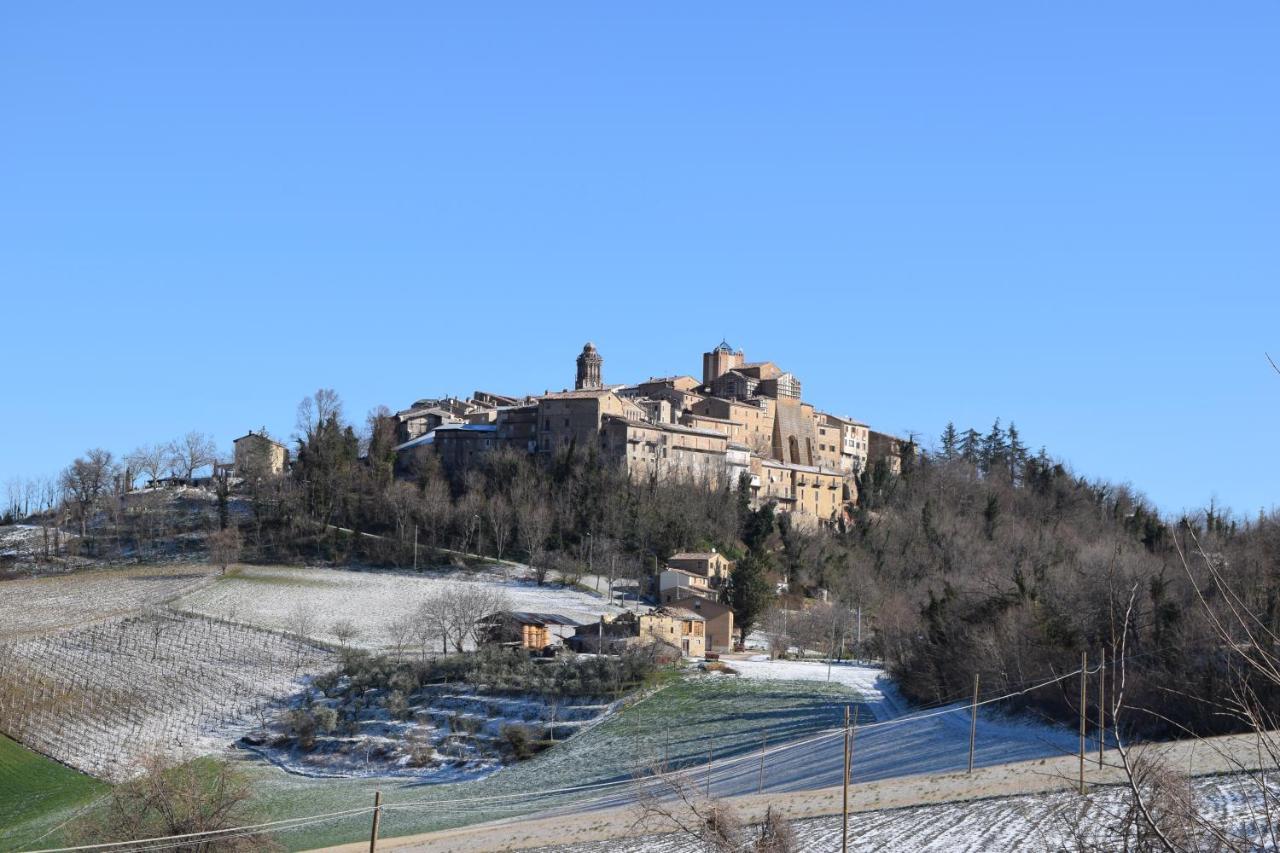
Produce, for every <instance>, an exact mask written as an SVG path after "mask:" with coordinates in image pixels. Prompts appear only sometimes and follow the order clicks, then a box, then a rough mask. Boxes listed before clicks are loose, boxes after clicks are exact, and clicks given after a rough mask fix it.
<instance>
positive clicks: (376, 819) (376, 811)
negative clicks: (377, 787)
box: [369, 791, 382, 853]
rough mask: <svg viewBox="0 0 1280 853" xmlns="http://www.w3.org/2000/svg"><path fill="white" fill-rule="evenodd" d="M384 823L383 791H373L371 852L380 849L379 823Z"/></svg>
mask: <svg viewBox="0 0 1280 853" xmlns="http://www.w3.org/2000/svg"><path fill="white" fill-rule="evenodd" d="M381 823H382V792H381V791H374V792H373V831H371V832H370V833H369V853H377V851H378V825H379V824H381Z"/></svg>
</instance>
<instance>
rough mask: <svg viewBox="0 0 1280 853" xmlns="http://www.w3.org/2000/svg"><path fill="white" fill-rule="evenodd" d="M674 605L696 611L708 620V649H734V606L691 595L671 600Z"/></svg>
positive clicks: (724, 650)
mask: <svg viewBox="0 0 1280 853" xmlns="http://www.w3.org/2000/svg"><path fill="white" fill-rule="evenodd" d="M671 604H672V606H673V607H677V608H679V609H681V610H688V611H690V612H693V613H696V614H698V615H699V616H701V617H702V618H703V619H704V620H706V647H707V651H712V652H729V651H733V608H732V607H730V606H729V605H727V604H721V603H720V602H718V601H714V600H711V599H707V598H699V597H697V596H691V597H689V598H680V599H676V600H675V601H673V602H671Z"/></svg>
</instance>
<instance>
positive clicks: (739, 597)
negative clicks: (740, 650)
mask: <svg viewBox="0 0 1280 853" xmlns="http://www.w3.org/2000/svg"><path fill="white" fill-rule="evenodd" d="M771 568H772V559H771V557H770V555H769V552H768V551H764V550H758V551H757V550H752V551H748V552H747V555H746V556H745V557H743V558H742V559H741V560H739V561H738V564H737V565H736V566H734V568H733V572H732V573H730V575H729V582H728V585H727V587H726V589H725V599H726V601H725V603H726V604H728V605H729V606H730V607H732V608H733V623H734V625H736V626H737V628H738V631H739V634H740V636H741V637H742V642H743V643H744V644H745V643H746V641H747V635H748V634H750V633H751V629H752V628H754V627H755V625H756V622H758V621H759V619H760V614H761V613H763V612H764V611H765V609H766V608H767V607H768V606H769V604H770V602H771V601H772V600H773V588H772V587H771V586H770V584H769V578H768V573H769V570H770V569H771Z"/></svg>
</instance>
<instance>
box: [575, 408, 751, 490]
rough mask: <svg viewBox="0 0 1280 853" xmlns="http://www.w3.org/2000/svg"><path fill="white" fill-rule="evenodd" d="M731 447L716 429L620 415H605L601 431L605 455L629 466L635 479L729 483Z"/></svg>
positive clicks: (602, 449) (722, 434)
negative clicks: (726, 454)
mask: <svg viewBox="0 0 1280 853" xmlns="http://www.w3.org/2000/svg"><path fill="white" fill-rule="evenodd" d="M728 446H729V439H728V437H727V436H725V435H724V433H720V432H716V431H714V430H705V429H694V428H692V427H684V426H680V425H678V424H662V423H656V424H655V423H649V422H647V421H643V420H638V419H634V418H626V417H621V416H618V415H606V416H604V418H603V421H602V424H601V429H600V450H601V452H602V453H603V454H604V456H605V457H606V458H608V459H612V460H615V461H616V462H619V463H621V464H623V465H625V466H626V469H627V473H628V474H629V475H630V476H631V477H632V478H633V479H659V480H661V479H665V478H668V477H681V478H685V479H692V480H698V481H703V482H708V483H710V484H712V485H719V484H721V483H725V482H727V469H726V467H725V452H726V451H727V450H728Z"/></svg>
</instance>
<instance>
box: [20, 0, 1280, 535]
mask: <svg viewBox="0 0 1280 853" xmlns="http://www.w3.org/2000/svg"><path fill="white" fill-rule="evenodd" d="M1278 43H1280V6H1277V5H1276V4H1275V3H1267V2H1253V3H1250V2H1242V3H1234V4H1225V5H1224V4H1205V3H1178V2H1174V3H1169V2H1164V3H1141V2H1134V3H1123V4H1117V3H1090V2H1086V3H1073V4H1030V3H1012V2H1010V3H977V4H960V3H942V2H938V3H874V4H873V3H804V4H775V3H767V4H766V3H744V2H734V3H715V2H711V3H698V4H689V3H645V4H603V3H527V2H520V3H485V4H452V5H451V6H450V5H445V4H425V3H403V4H396V3H384V4H337V3H314V2H308V3H297V4H286V3H280V4H261V3H219V4H215V5H213V6H206V7H205V8H203V9H200V8H195V7H194V6H193V5H192V4H173V3H155V4H133V3H127V2H121V3H113V4H108V5H104V4H89V3H81V4H75V3H68V4H52V3H35V2H31V3H19V2H13V3H6V4H4V6H3V8H2V9H0V115H2V116H3V117H4V119H3V121H4V130H3V133H0V290H2V291H3V298H2V300H0V316H2V317H3V321H2V322H0V357H3V359H4V364H5V367H6V370H5V381H4V384H3V392H2V396H0V481H3V480H4V479H6V478H8V477H10V476H15V475H17V476H27V475H39V474H45V473H52V472H54V471H56V470H57V469H58V468H60V467H61V466H63V465H65V464H66V463H67V462H68V461H70V459H71V458H73V457H74V456H75V455H76V454H78V453H80V452H82V451H83V450H84V449H86V448H88V447H91V446H95V445H101V446H105V447H108V448H110V449H112V450H115V451H117V452H123V451H126V450H128V449H129V448H130V447H132V446H135V445H137V444H139V443H142V442H149V441H158V440H164V439H167V438H170V437H173V436H176V435H178V434H181V433H183V432H185V431H187V430H189V429H193V428H196V429H202V430H206V431H208V432H211V433H213V434H214V435H216V436H217V438H218V439H219V441H220V443H221V444H222V445H224V446H226V447H229V444H230V440H231V439H232V438H233V437H235V436H236V435H240V434H242V433H243V432H244V431H245V430H246V429H248V428H250V427H254V428H256V427H259V426H266V427H268V428H269V429H271V430H272V431H274V432H277V433H279V434H288V433H289V432H290V431H291V429H292V425H293V421H294V407H295V405H296V403H297V401H298V400H299V399H300V398H301V397H302V396H304V395H305V394H307V393H309V392H311V391H313V390H315V389H316V388H318V387H321V386H326V387H333V388H335V389H337V390H338V391H339V393H340V394H341V395H342V397H343V399H344V400H345V402H346V404H347V408H348V411H349V413H351V414H352V415H354V416H356V417H358V418H360V419H363V416H364V414H365V412H366V411H367V410H368V409H369V408H371V407H372V406H374V405H377V404H380V403H381V404H386V405H389V406H391V407H392V408H400V407H403V406H404V405H407V404H408V403H409V402H411V401H412V400H414V399H416V398H418V397H423V396H428V395H437V394H445V393H452V394H458V395H464V394H468V393H470V392H471V391H472V390H473V389H475V388H484V389H493V390H499V391H506V392H512V393H522V392H541V391H543V390H544V389H548V388H551V389H556V388H562V387H564V386H565V385H567V384H570V383H572V380H573V358H574V356H575V354H576V352H577V351H578V350H579V349H580V348H581V346H582V343H583V342H584V341H586V340H588V339H590V340H594V341H595V342H596V344H597V345H598V346H599V347H600V349H601V352H602V353H603V355H604V357H605V365H604V369H605V377H606V379H607V380H610V381H624V380H633V379H638V378H644V377H647V376H650V375H661V374H667V373H675V372H693V373H696V372H697V371H698V369H699V364H700V353H701V352H702V351H704V350H705V349H708V348H710V347H711V346H713V345H714V344H716V343H717V342H719V340H720V339H721V338H722V337H725V338H728V339H729V341H730V342H731V343H732V344H734V345H735V346H740V347H743V348H744V349H745V350H746V351H747V354H748V356H749V357H751V358H760V359H764V358H767V359H772V360H774V361H777V362H778V363H780V364H781V365H783V366H784V367H785V368H787V369H789V370H792V371H793V372H795V373H796V374H797V375H798V376H800V378H801V379H802V380H803V381H804V383H805V389H806V397H807V398H808V399H810V400H812V401H813V402H814V403H816V404H818V405H819V406H821V407H825V408H829V409H831V410H834V411H837V412H842V413H847V414H851V415H854V416H856V417H859V418H861V419H863V420H865V421H868V422H869V423H871V424H872V425H873V426H875V427H878V428H882V429H885V430H889V431H898V432H906V431H912V430H914V431H919V432H922V433H925V434H927V435H929V436H936V434H937V433H938V432H939V431H940V430H941V428H942V427H943V425H944V424H945V423H946V422H947V421H948V420H954V421H955V422H956V423H957V424H958V425H961V426H967V425H969V424H973V425H975V426H977V427H979V428H986V427H987V426H988V425H989V424H990V423H991V421H992V420H993V419H994V418H995V417H997V416H1000V417H1003V418H1004V419H1005V420H1006V421H1007V420H1008V419H1010V418H1012V419H1014V420H1016V421H1017V423H1018V426H1019V428H1020V429H1021V431H1022V433H1023V435H1024V436H1025V437H1026V439H1027V440H1028V441H1029V442H1031V443H1032V444H1033V445H1035V446H1039V445H1041V444H1044V445H1047V446H1048V448H1049V449H1050V451H1051V452H1053V453H1055V454H1057V455H1060V456H1062V457H1064V458H1066V459H1068V460H1070V461H1071V462H1072V464H1073V465H1074V466H1075V467H1076V468H1077V470H1079V471H1080V472H1082V473H1085V474H1087V475H1090V476H1102V477H1107V478H1110V479H1114V480H1117V481H1127V482H1131V483H1133V484H1134V485H1135V486H1137V487H1138V488H1139V489H1141V490H1142V491H1144V492H1145V493H1147V494H1148V495H1149V496H1150V497H1151V498H1152V499H1153V500H1155V501H1156V502H1157V503H1158V505H1160V506H1161V507H1162V508H1164V509H1166V510H1168V511H1171V512H1172V511H1177V510H1179V509H1182V508H1184V507H1196V506H1202V505H1204V504H1205V503H1207V502H1208V500H1209V499H1210V498H1211V497H1216V499H1217V500H1218V501H1219V503H1222V504H1227V505H1230V506H1231V507H1234V508H1235V509H1236V510H1237V511H1240V512H1242V513H1249V514H1252V513H1255V512H1256V511H1257V510H1258V509H1259V508H1260V507H1264V506H1265V507H1271V506H1274V505H1277V504H1280V498H1278V497H1277V494H1276V484H1277V483H1280V453H1278V452H1277V446H1276V435H1277V433H1278V431H1280V376H1277V375H1275V374H1274V373H1272V372H1271V371H1270V368H1269V366H1268V365H1267V363H1266V361H1265V359H1264V357H1263V352H1264V351H1265V350H1270V351H1271V352H1272V354H1273V355H1277V356H1278V357H1280V327H1278V326H1277V313H1278V309H1280V295H1278V292H1277V291H1278V290H1280V288H1278V287H1277V274H1278V273H1280V110H1277V109H1276V105H1277V103H1280V51H1277V50H1276V48H1275V46H1276V44H1278Z"/></svg>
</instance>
